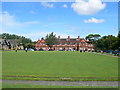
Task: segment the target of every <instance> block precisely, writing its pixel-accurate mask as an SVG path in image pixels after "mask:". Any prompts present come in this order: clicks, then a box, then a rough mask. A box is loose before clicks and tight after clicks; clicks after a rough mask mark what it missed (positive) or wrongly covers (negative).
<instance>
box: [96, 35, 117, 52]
mask: <svg viewBox="0 0 120 90" xmlns="http://www.w3.org/2000/svg"><path fill="white" fill-rule="evenodd" d="M117 41H118V38H117V37H115V36H113V35H108V36H103V37H102V38H100V39H98V40H97V41H96V42H95V48H96V49H100V50H115V49H116V46H117Z"/></svg>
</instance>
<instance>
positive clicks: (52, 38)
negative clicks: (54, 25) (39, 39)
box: [45, 32, 58, 48]
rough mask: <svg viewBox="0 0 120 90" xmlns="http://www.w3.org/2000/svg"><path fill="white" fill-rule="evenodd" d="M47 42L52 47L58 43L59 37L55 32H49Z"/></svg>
mask: <svg viewBox="0 0 120 90" xmlns="http://www.w3.org/2000/svg"><path fill="white" fill-rule="evenodd" d="M45 43H46V44H47V45H48V46H49V47H50V48H52V47H53V45H54V44H58V39H57V37H56V35H54V33H53V32H52V33H50V34H47V36H46V37H45Z"/></svg>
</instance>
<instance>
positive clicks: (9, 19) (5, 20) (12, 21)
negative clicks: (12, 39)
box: [0, 11, 39, 27]
mask: <svg viewBox="0 0 120 90" xmlns="http://www.w3.org/2000/svg"><path fill="white" fill-rule="evenodd" d="M0 17H2V18H0V23H2V25H3V26H4V27H10V26H11V27H14V26H26V25H31V24H38V23H39V22H38V21H28V22H19V21H17V20H16V17H15V15H10V14H9V12H6V11H5V12H2V13H1V14H0Z"/></svg>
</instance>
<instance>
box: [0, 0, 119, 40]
mask: <svg viewBox="0 0 120 90" xmlns="http://www.w3.org/2000/svg"><path fill="white" fill-rule="evenodd" d="M1 16H2V18H0V24H2V28H1V33H10V34H17V35H22V36H25V37H27V38H31V39H32V40H33V41H36V40H38V39H41V37H45V36H46V35H47V34H49V33H51V32H54V34H56V36H59V35H60V37H61V38H67V37H68V36H70V37H71V38H77V37H78V36H80V37H81V38H85V36H86V35H88V34H100V35H101V36H104V35H114V36H117V33H118V3H117V2H102V1H101V0H94V1H93V0H88V1H84V0H79V2H78V1H75V2H3V3H2V10H1V11H0V17H1ZM0 27H1V26H0Z"/></svg>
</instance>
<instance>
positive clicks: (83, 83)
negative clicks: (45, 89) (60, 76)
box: [0, 80, 118, 87]
mask: <svg viewBox="0 0 120 90" xmlns="http://www.w3.org/2000/svg"><path fill="white" fill-rule="evenodd" d="M1 81H2V83H10V84H34V85H54V86H113V87H117V86H118V81H29V80H0V82H1Z"/></svg>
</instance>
